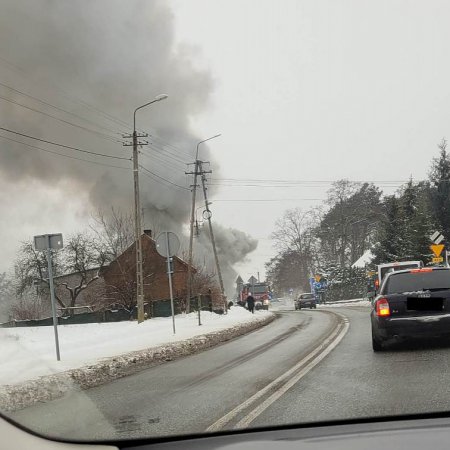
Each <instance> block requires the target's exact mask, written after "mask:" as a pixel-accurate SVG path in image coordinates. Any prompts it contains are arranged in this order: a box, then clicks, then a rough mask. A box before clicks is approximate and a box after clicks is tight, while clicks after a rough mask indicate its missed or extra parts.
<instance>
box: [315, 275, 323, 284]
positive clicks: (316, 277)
mask: <svg viewBox="0 0 450 450" xmlns="http://www.w3.org/2000/svg"><path fill="white" fill-rule="evenodd" d="M314 279H315V280H316V282H317V283H318V282H319V281H320V280H321V279H322V276H321V275H314Z"/></svg>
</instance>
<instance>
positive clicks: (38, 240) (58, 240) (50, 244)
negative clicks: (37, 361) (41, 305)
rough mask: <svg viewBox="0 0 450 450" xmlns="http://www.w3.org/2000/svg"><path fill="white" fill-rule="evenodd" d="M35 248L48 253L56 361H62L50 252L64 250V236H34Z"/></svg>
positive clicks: (59, 234)
mask: <svg viewBox="0 0 450 450" xmlns="http://www.w3.org/2000/svg"><path fill="white" fill-rule="evenodd" d="M34 248H35V249H36V250H37V251H42V252H45V253H47V267H48V283H49V288H50V299H51V303H52V316H53V329H54V331H55V346H56V359H57V360H58V361H60V360H61V357H60V354H59V338H58V318H57V317H56V300H55V287H54V285H53V271H52V253H51V251H50V250H59V249H61V248H63V238H62V234H61V233H58V234H42V235H40V236H34Z"/></svg>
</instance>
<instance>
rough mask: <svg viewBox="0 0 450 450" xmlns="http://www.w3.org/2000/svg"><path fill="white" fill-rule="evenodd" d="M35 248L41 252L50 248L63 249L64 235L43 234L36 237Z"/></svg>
mask: <svg viewBox="0 0 450 450" xmlns="http://www.w3.org/2000/svg"><path fill="white" fill-rule="evenodd" d="M49 244H50V245H49ZM34 248H35V249H36V250H41V251H43V250H47V249H48V248H51V249H52V250H59V249H61V248H63V237H62V234H61V233H58V234H41V235H40V236H34Z"/></svg>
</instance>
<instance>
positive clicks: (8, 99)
mask: <svg viewBox="0 0 450 450" xmlns="http://www.w3.org/2000/svg"><path fill="white" fill-rule="evenodd" d="M0 99H2V100H5V101H7V102H10V103H13V104H14V105H17V106H21V107H22V108H25V109H28V110H30V111H33V112H36V113H39V114H42V115H44V116H47V117H51V118H52V119H55V120H58V121H59V122H62V123H65V124H67V125H71V126H73V127H76V128H80V129H82V130H85V131H89V132H90V133H94V134H97V135H99V136H100V137H102V138H103V139H107V140H109V141H112V142H118V143H122V141H119V140H118V139H115V138H113V137H112V136H109V135H107V134H105V133H102V132H100V131H96V130H92V129H90V128H87V127H83V126H82V125H78V124H75V123H72V122H69V121H68V120H64V119H61V118H60V117H57V116H53V115H52V114H48V113H46V112H44V111H40V110H39V109H35V108H31V107H30V106H27V105H23V104H22V103H19V102H16V101H14V100H11V99H10V98H6V97H2V96H0Z"/></svg>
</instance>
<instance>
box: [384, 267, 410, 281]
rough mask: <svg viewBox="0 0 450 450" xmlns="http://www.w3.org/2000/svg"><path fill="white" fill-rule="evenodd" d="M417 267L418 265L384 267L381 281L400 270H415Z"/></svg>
mask: <svg viewBox="0 0 450 450" xmlns="http://www.w3.org/2000/svg"><path fill="white" fill-rule="evenodd" d="M417 267H418V265H417V264H402V265H398V266H391V267H383V268H382V269H381V271H380V273H381V279H383V278H384V277H385V276H386V275H387V274H388V273H390V272H397V271H398V270H406V269H415V268H417Z"/></svg>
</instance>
